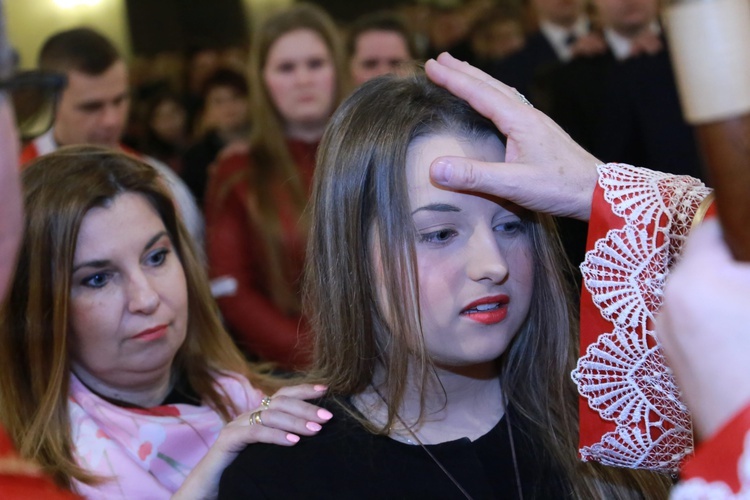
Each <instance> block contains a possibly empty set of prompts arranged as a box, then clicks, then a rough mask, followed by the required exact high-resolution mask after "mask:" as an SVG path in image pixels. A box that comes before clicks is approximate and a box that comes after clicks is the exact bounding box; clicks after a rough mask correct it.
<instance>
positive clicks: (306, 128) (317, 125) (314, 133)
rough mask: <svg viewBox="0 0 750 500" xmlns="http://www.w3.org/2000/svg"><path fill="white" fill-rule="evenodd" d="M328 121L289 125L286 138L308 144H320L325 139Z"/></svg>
mask: <svg viewBox="0 0 750 500" xmlns="http://www.w3.org/2000/svg"><path fill="white" fill-rule="evenodd" d="M326 123H328V119H325V120H321V121H316V122H304V123H287V124H286V126H285V132H286V136H287V137H288V138H289V139H295V140H298V141H302V142H306V143H309V144H311V143H314V142H318V141H319V140H320V138H321V137H323V132H324V131H325V129H326Z"/></svg>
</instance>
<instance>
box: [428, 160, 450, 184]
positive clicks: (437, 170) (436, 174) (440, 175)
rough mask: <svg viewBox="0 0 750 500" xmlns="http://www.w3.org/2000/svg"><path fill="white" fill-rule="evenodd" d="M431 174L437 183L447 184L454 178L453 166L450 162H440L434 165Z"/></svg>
mask: <svg viewBox="0 0 750 500" xmlns="http://www.w3.org/2000/svg"><path fill="white" fill-rule="evenodd" d="M430 173H431V174H432V180H434V181H435V182H438V183H440V184H447V183H449V182H450V180H451V177H452V176H453V164H452V163H451V162H450V161H448V160H438V161H436V162H435V163H433V164H432V169H431V170H430Z"/></svg>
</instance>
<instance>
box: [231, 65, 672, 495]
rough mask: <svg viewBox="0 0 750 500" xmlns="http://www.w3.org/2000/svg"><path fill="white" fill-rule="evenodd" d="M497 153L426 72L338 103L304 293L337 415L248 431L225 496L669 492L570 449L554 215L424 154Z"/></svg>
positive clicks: (492, 132) (486, 157) (564, 313)
mask: <svg viewBox="0 0 750 500" xmlns="http://www.w3.org/2000/svg"><path fill="white" fill-rule="evenodd" d="M504 154H505V147H504V145H503V142H502V138H501V135H500V133H499V132H498V130H497V129H496V128H495V126H494V125H493V124H492V122H490V121H489V120H487V119H485V118H483V117H482V116H480V115H479V114H478V113H477V112H476V111H474V110H472V109H471V107H470V106H469V105H468V104H467V103H466V102H465V101H462V100H460V99H458V98H456V97H454V96H452V95H451V94H450V93H449V92H448V91H446V90H444V89H441V88H439V87H437V86H436V85H434V84H431V83H429V82H428V81H427V79H426V78H425V77H424V76H423V75H415V76H410V77H405V78H399V77H394V76H387V77H380V78H378V79H376V80H373V81H370V82H367V83H365V84H364V85H363V86H362V87H361V88H360V89H358V90H357V91H356V92H355V93H354V94H353V95H352V96H351V97H350V98H349V99H347V100H346V101H345V102H344V103H343V104H342V106H341V107H340V108H339V110H338V111H337V112H336V113H335V114H334V116H333V118H332V120H331V123H330V125H329V128H328V130H327V131H326V134H325V136H324V138H323V141H322V143H321V154H320V157H319V164H318V170H317V172H316V180H315V185H314V189H313V204H312V211H311V217H312V230H311V236H310V246H309V248H308V255H307V268H306V279H307V281H306V284H307V285H306V294H305V305H306V307H307V308H308V309H307V312H308V314H309V317H310V320H311V323H312V329H313V332H314V337H315V365H314V369H313V372H312V374H311V377H312V379H313V380H317V381H325V383H326V384H328V386H329V397H328V398H326V399H324V400H323V401H322V402H321V404H322V405H323V406H324V407H327V408H329V409H330V410H332V411H333V413H334V414H335V415H336V418H335V419H334V420H332V421H331V422H330V423H329V424H328V425H327V426H326V428H325V429H324V430H323V431H322V432H321V433H320V434H319V435H318V436H316V437H315V438H314V439H308V440H303V441H302V442H301V443H300V444H301V445H302V446H299V447H295V449H294V450H275V449H272V448H271V447H267V446H263V445H260V446H257V447H255V446H254V447H250V448H248V449H247V450H246V451H244V452H243V453H241V454H240V455H239V456H238V458H237V459H236V460H235V462H234V463H233V464H232V465H231V466H230V467H229V468H228V469H227V470H226V471H225V473H224V476H223V477H222V482H221V485H220V493H219V496H220V498H236V496H237V495H238V494H240V492H242V494H245V495H253V494H257V495H258V496H262V497H265V498H285V497H294V498H312V497H318V496H328V497H333V498H418V497H419V498H463V497H466V498H571V497H574V498H660V497H664V496H666V492H667V489H668V485H669V483H670V479H669V478H668V477H665V476H660V475H658V474H655V473H650V472H644V471H631V470H625V469H614V468H606V467H601V466H598V465H597V464H593V463H582V462H580V461H579V459H578V457H577V456H576V440H577V430H578V419H577V399H576V393H575V386H574V384H573V383H572V382H571V381H570V378H569V373H570V371H571V370H572V368H573V367H574V365H575V359H576V342H575V331H576V329H575V324H574V323H575V321H574V319H573V317H572V315H571V308H570V305H569V304H568V300H569V299H568V298H569V297H570V294H569V293H568V291H567V290H566V281H565V279H564V277H563V270H564V269H563V268H564V264H563V262H564V260H563V258H562V257H561V256H562V252H561V250H560V243H559V239H558V236H557V234H556V231H555V229H554V225H553V223H552V220H551V219H550V218H549V217H547V216H545V215H541V214H538V213H535V212H531V211H529V210H525V209H522V208H520V207H519V206H517V205H515V204H512V203H509V202H507V201H506V200H503V199H500V198H496V197H491V196H482V195H474V194H471V193H467V192H465V191H453V190H449V189H443V188H439V187H437V186H436V185H434V184H432V183H431V181H430V177H429V168H430V164H431V163H432V161H433V160H434V159H435V158H437V157H440V156H446V155H447V156H461V157H468V158H472V159H475V160H481V161H493V162H498V161H501V160H502V159H503V158H504ZM282 471H283V472H282Z"/></svg>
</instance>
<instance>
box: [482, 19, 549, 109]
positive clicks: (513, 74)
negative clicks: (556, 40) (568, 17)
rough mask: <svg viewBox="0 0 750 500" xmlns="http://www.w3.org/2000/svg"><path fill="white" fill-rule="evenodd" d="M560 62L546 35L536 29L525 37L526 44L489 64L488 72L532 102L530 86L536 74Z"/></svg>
mask: <svg viewBox="0 0 750 500" xmlns="http://www.w3.org/2000/svg"><path fill="white" fill-rule="evenodd" d="M561 63H562V62H561V61H560V60H559V59H558V58H557V53H555V49H553V48H552V45H551V44H550V43H549V41H548V40H547V37H545V36H544V35H543V34H542V32H541V31H537V32H536V33H534V34H532V35H530V36H529V37H528V38H527V39H526V45H525V46H524V47H523V48H522V49H521V50H520V51H518V52H516V53H515V54H513V55H510V56H508V57H507V58H506V59H503V60H501V61H499V62H497V63H495V64H494V65H492V66H490V68H489V74H490V75H491V76H492V77H494V78H496V79H498V80H500V81H501V82H503V83H505V84H507V85H510V86H511V87H515V88H516V89H517V90H518V91H519V92H521V93H522V94H524V95H526V96H528V97H529V99H531V100H532V102H534V93H533V90H532V87H533V84H534V81H535V80H536V78H537V75H539V74H543V73H545V72H546V71H549V70H550V69H551V68H554V67H557V66H559V65H560V64H561ZM535 104H536V103H535Z"/></svg>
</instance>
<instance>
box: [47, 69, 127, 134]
mask: <svg viewBox="0 0 750 500" xmlns="http://www.w3.org/2000/svg"><path fill="white" fill-rule="evenodd" d="M67 75H68V86H67V87H66V88H65V90H63V92H62V94H61V95H60V101H59V103H58V105H57V115H56V117H55V140H56V141H57V143H58V144H59V145H61V146H71V145H74V144H94V145H99V146H107V147H117V145H118V143H119V141H120V137H121V136H122V133H123V130H124V129H125V123H126V120H127V117H128V110H129V105H130V96H129V93H128V74H127V69H126V68H125V63H124V62H123V61H117V62H116V63H114V64H113V65H112V66H111V67H110V68H109V69H108V70H106V71H105V72H104V73H102V74H101V75H97V76H91V75H86V74H84V73H81V72H79V71H69V72H68V74H67Z"/></svg>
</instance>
